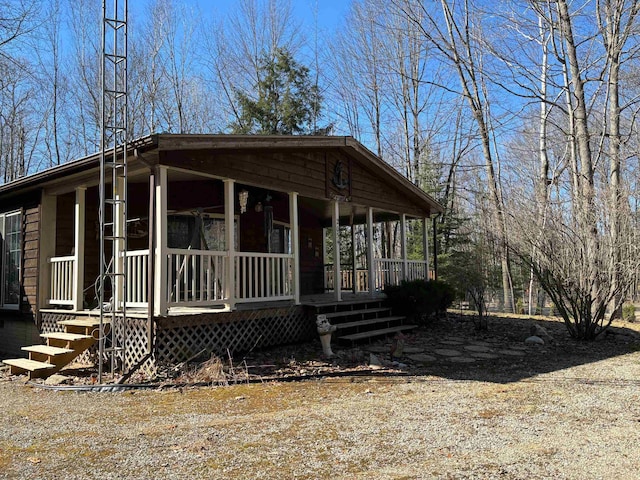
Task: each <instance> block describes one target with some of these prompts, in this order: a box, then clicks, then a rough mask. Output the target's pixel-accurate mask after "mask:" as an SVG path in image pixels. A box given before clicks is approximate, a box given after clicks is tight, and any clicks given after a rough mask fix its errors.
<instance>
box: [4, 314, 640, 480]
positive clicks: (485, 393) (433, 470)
mask: <svg viewBox="0 0 640 480" xmlns="http://www.w3.org/2000/svg"><path fill="white" fill-rule="evenodd" d="M501 322H502V323H499V324H498V325H497V326H496V325H494V330H495V331H496V333H495V334H493V335H492V334H487V335H485V336H484V338H482V341H490V340H492V339H493V340H495V339H496V338H497V339H498V340H501V339H503V340H504V339H505V338H506V340H509V335H513V332H514V329H513V328H503V326H504V325H507V326H508V325H511V324H510V323H508V321H506V320H503V321H501ZM459 326H460V328H458V329H457V330H455V332H454V333H455V335H456V336H458V337H459V336H460V335H462V334H464V332H466V333H467V335H469V336H470V337H476V335H475V334H474V333H473V332H472V330H471V329H468V328H467V329H465V328H463V327H465V325H464V324H460V325H459ZM551 326H553V327H555V326H556V325H551ZM442 327H443V326H442ZM450 327H451V326H450V325H449V326H448V327H447V328H450ZM466 327H468V325H466ZM561 327H562V326H561V325H560V330H558V331H559V332H560V331H561ZM624 327H625V329H626V330H620V332H629V333H631V334H633V332H632V331H631V330H633V331H637V330H638V327H637V325H635V324H629V325H625V326H624ZM443 328H444V327H443ZM425 335H426V336H427V337H431V338H433V336H434V332H433V331H432V332H430V333H429V331H428V330H427V333H426V334H425ZM505 336H506V337H505ZM489 337H493V338H489ZM506 340H505V341H506ZM412 342H413V344H414V345H415V344H416V343H418V342H420V337H419V336H418V337H416V338H414V339H412ZM589 352H591V353H589ZM496 362H497V363H496ZM496 362H490V363H477V364H474V365H465V364H451V365H449V364H447V363H446V362H445V361H443V362H440V363H438V364H432V365H426V366H424V367H422V368H423V370H422V371H417V370H415V369H414V370H409V371H408V372H407V373H406V374H405V375H390V374H388V373H385V372H382V373H379V374H377V375H374V374H370V375H363V376H353V377H337V378H336V377H334V378H331V377H328V378H324V379H320V380H308V381H302V382H286V383H284V382H282V383H281V382H271V383H264V384H251V385H237V386H230V387H206V388H181V389H177V388H176V389H168V390H162V391H159V390H135V391H127V392H124V393H78V392H68V391H63V392H54V391H49V390H43V389H40V388H33V387H30V386H26V385H25V383H24V378H22V377H9V376H8V375H7V374H6V373H5V374H3V376H0V404H1V405H2V415H1V416H0V478H12V479H13V478H16V479H88V478H101V479H108V478H114V479H116V478H117V479H120V478H126V479H148V478H190V479H197V478H216V479H217V478H220V479H258V478H261V479H263V478H264V479H269V478H273V479H290V478H300V479H314V478H318V479H325V478H326V479H413V478H444V479H463V478H465V479H466V478H469V479H485V478H486V479H489V478H500V479H539V478H549V479H563V478H566V479H635V478H640V473H639V472H640V460H639V458H640V453H639V451H638V447H639V446H640V340H638V338H637V337H635V336H633V335H623V336H621V335H615V336H612V337H610V338H607V339H605V340H602V341H600V342H596V343H592V344H590V345H587V346H586V347H585V346H584V345H581V344H574V343H571V341H569V340H565V339H563V340H562V341H560V342H558V343H557V344H556V346H555V347H554V353H553V354H550V353H549V352H548V351H547V352H546V353H544V352H542V353H536V352H532V353H531V354H528V355H527V356H526V357H525V358H522V359H520V358H518V359H511V360H509V361H508V362H507V361H505V359H499V361H496ZM554 364H555V365H556V366H557V368H553V365H554Z"/></svg>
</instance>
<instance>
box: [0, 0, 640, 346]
mask: <svg viewBox="0 0 640 480" xmlns="http://www.w3.org/2000/svg"><path fill="white" fill-rule="evenodd" d="M136 3H137V4H138V3H139V5H137V7H136V10H135V11H136V12H138V13H137V14H135V15H131V16H130V22H129V53H128V56H129V123H130V131H131V134H130V135H131V137H132V138H136V137H140V136H143V135H146V134H149V133H154V132H170V133H229V132H233V131H243V132H247V133H259V132H258V130H256V128H257V127H255V125H253V124H251V123H248V122H247V121H246V118H245V117H244V116H243V115H244V114H245V113H246V110H247V105H252V106H256V105H258V100H259V99H260V92H261V91H262V92H263V88H262V87H261V85H262V86H264V85H265V79H267V78H268V73H269V72H268V68H266V67H267V66H268V65H270V64H273V63H274V61H275V59H276V58H278V56H279V55H280V56H282V55H281V54H282V53H283V52H284V54H285V57H286V58H288V60H289V64H288V67H286V68H289V70H294V71H297V72H298V73H297V75H298V77H301V76H302V77H304V79H305V82H306V83H305V88H307V90H306V94H305V95H307V96H306V97H305V98H307V99H309V98H311V99H312V100H311V102H310V103H308V104H307V107H308V108H307V109H306V113H305V115H304V116H303V117H301V120H300V121H301V122H302V123H301V124H299V125H297V126H299V127H300V128H297V129H294V131H293V133H299V134H305V133H319V132H321V133H329V134H333V135H352V136H354V137H355V138H356V139H358V140H360V141H361V142H362V143H364V144H365V145H366V146H367V147H369V148H370V149H371V150H372V151H373V152H375V153H376V154H378V155H379V156H380V157H381V158H383V159H384V160H385V161H386V162H388V163H389V164H391V165H393V166H394V167H395V168H396V169H397V170H398V171H400V172H401V173H402V174H403V175H405V176H406V177H407V178H408V179H409V180H410V181H412V182H414V183H415V184H416V185H418V186H420V187H421V188H423V189H424V190H425V191H427V192H429V193H430V194H432V195H433V196H434V197H435V198H437V199H438V200H439V201H440V202H441V203H442V205H443V206H444V207H445V213H444V214H443V215H441V216H440V217H439V218H438V219H437V224H438V232H439V233H438V240H439V241H438V244H439V254H440V256H439V265H440V272H441V276H442V278H443V279H445V280H447V281H449V282H451V283H454V284H455V285H457V286H458V288H459V289H460V291H461V292H463V293H464V294H465V295H467V296H468V297H469V298H470V299H471V300H472V301H473V302H475V303H478V302H484V303H486V302H488V301H493V302H494V303H496V304H498V305H499V307H500V308H502V309H504V310H506V311H513V310H515V309H518V310H519V309H521V308H523V305H526V308H528V310H529V313H535V312H536V311H540V310H541V309H542V308H544V307H545V306H548V305H553V308H554V311H555V313H557V314H558V315H560V316H562V317H563V318H564V319H565V322H566V323H567V326H568V328H569V331H570V333H571V334H572V335H573V336H575V337H577V338H593V337H595V336H596V335H597V334H598V333H600V332H601V331H602V330H603V328H605V327H606V326H607V325H608V322H609V321H610V319H611V318H612V316H611V315H609V314H610V313H612V312H613V313H617V312H620V310H621V307H622V304H623V303H624V302H625V301H629V300H631V299H633V298H634V297H635V296H636V290H637V284H638V272H639V268H638V267H639V265H638V258H639V255H638V252H637V248H638V247H637V246H638V235H639V233H640V225H639V222H638V198H639V196H640V185H639V179H638V167H640V157H639V156H638V150H639V148H640V145H639V142H638V125H637V121H636V120H637V116H638V115H637V114H638V108H639V106H640V104H639V103H638V99H639V94H640V82H639V81H638V75H639V73H640V72H639V69H638V61H639V60H640V58H639V54H640V52H639V49H638V46H639V43H638V33H639V32H638V29H639V26H640V25H639V23H638V15H637V14H638V9H639V8H640V5H639V4H638V2H637V1H631V0H582V1H572V0H521V1H508V0H505V1H501V2H489V1H483V0H440V1H433V0H422V1H419V0H367V1H364V0H359V1H358V0H354V1H351V2H350V5H349V9H348V13H347V15H346V16H345V18H344V19H342V21H341V22H339V24H338V25H339V26H338V27H337V28H336V29H335V31H326V30H324V29H322V28H320V27H318V22H317V18H316V19H315V20H313V21H309V20H308V19H305V20H303V19H300V18H298V17H297V16H296V15H294V10H293V6H292V3H291V1H288V0H238V1H237V5H235V6H234V8H230V9H229V12H228V13H225V14H219V13H217V12H216V10H215V9H214V7H213V6H212V7H207V8H204V7H202V6H200V7H198V8H196V7H194V6H190V4H189V3H187V2H180V1H178V0H149V1H146V2H136ZM212 4H213V2H212ZM141 5H143V7H141ZM309 8H310V9H311V10H312V11H313V3H311V4H310V7H309ZM0 12H3V13H2V15H0V182H9V181H11V180H14V179H16V178H19V177H21V176H24V175H26V174H29V173H33V172H36V171H39V170H43V169H46V168H49V167H52V166H55V165H59V164H62V163H65V162H68V161H70V160H73V159H77V158H80V157H82V156H84V155H87V154H91V153H94V152H95V151H97V150H98V149H99V148H100V145H99V125H100V122H99V119H100V97H101V89H100V72H99V68H100V54H101V45H100V39H101V34H100V25H101V22H100V19H101V2H100V1H99V0H73V1H71V0H0ZM309 18H313V15H310V17H309ZM270 62H271V63H270ZM296 69H297V70H296ZM263 93H264V92H263ZM298 93H299V91H298ZM252 102H253V103H252Z"/></svg>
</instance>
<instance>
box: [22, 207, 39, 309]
mask: <svg viewBox="0 0 640 480" xmlns="http://www.w3.org/2000/svg"><path fill="white" fill-rule="evenodd" d="M22 218H23V226H24V240H23V244H22V288H23V292H22V294H23V295H22V302H21V304H20V308H21V311H22V313H24V314H27V315H28V316H30V318H32V319H33V318H34V317H33V315H34V314H35V312H36V310H37V305H38V249H39V246H40V243H39V242H40V206H39V205H36V206H32V207H30V208H25V209H24V210H23V217H22Z"/></svg>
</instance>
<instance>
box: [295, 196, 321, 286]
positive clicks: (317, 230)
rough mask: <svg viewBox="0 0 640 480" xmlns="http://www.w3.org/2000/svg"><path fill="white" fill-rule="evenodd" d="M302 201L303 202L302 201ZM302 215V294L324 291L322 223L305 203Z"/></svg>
mask: <svg viewBox="0 0 640 480" xmlns="http://www.w3.org/2000/svg"><path fill="white" fill-rule="evenodd" d="M301 203H302V202H301ZM298 210H299V212H298V214H299V217H300V294H301V295H311V294H314V293H322V292H324V260H323V258H322V232H323V230H322V224H321V222H320V219H319V218H317V217H316V216H314V215H313V214H312V213H310V212H308V211H307V210H306V209H305V207H304V205H302V204H300V205H299V208H298Z"/></svg>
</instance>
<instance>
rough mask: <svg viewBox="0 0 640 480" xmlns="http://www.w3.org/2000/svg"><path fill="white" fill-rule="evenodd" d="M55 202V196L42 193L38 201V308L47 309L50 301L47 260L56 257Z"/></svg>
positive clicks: (49, 271)
mask: <svg viewBox="0 0 640 480" xmlns="http://www.w3.org/2000/svg"><path fill="white" fill-rule="evenodd" d="M57 200H58V198H57V197H56V196H54V195H47V194H46V193H44V192H43V193H42V199H41V201H40V232H39V235H40V239H39V248H40V260H39V261H38V265H39V268H38V272H39V275H38V299H39V300H38V306H39V307H40V308H47V307H48V306H49V300H50V299H51V263H49V260H50V259H51V258H52V257H55V256H56V210H57ZM45 239H46V240H45Z"/></svg>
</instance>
